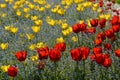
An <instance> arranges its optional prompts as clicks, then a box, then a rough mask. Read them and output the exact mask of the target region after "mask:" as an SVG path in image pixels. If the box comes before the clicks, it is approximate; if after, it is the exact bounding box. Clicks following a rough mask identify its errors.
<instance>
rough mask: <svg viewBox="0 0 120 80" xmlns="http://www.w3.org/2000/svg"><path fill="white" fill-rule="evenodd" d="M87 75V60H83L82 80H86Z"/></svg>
mask: <svg viewBox="0 0 120 80" xmlns="http://www.w3.org/2000/svg"><path fill="white" fill-rule="evenodd" d="M85 75H86V72H85V60H83V79H82V80H85Z"/></svg>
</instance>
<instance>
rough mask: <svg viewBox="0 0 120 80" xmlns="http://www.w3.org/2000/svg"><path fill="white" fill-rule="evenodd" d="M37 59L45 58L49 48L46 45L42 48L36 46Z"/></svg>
mask: <svg viewBox="0 0 120 80" xmlns="http://www.w3.org/2000/svg"><path fill="white" fill-rule="evenodd" d="M37 52H38V55H39V59H40V60H42V59H47V58H48V54H49V48H48V47H47V46H46V47H44V48H37Z"/></svg>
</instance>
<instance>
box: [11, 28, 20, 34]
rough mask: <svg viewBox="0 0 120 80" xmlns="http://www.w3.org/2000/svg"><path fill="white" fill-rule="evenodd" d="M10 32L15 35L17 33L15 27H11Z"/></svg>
mask: <svg viewBox="0 0 120 80" xmlns="http://www.w3.org/2000/svg"><path fill="white" fill-rule="evenodd" d="M10 31H11V32H12V33H14V34H15V33H17V32H18V28H17V27H11V29H10Z"/></svg>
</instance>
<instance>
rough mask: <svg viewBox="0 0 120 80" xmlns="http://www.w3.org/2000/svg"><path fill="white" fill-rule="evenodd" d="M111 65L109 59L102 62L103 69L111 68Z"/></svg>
mask: <svg viewBox="0 0 120 80" xmlns="http://www.w3.org/2000/svg"><path fill="white" fill-rule="evenodd" d="M111 64H112V60H111V58H106V59H105V60H104V62H103V64H102V65H103V66H104V67H106V68H108V67H110V66H111Z"/></svg>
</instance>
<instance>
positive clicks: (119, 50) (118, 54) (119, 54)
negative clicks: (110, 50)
mask: <svg viewBox="0 0 120 80" xmlns="http://www.w3.org/2000/svg"><path fill="white" fill-rule="evenodd" d="M114 53H115V55H116V56H117V57H120V49H116V50H115V51H114Z"/></svg>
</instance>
